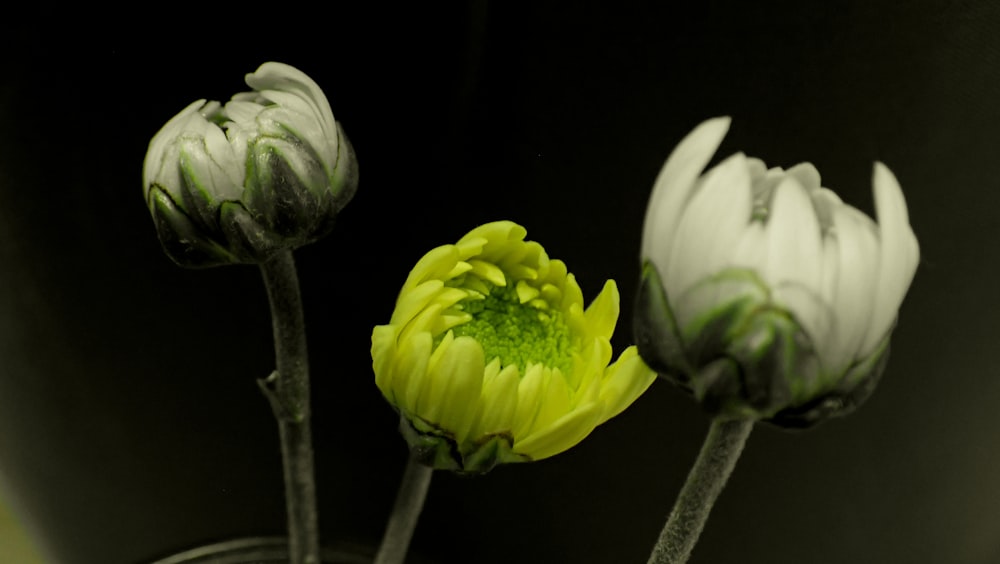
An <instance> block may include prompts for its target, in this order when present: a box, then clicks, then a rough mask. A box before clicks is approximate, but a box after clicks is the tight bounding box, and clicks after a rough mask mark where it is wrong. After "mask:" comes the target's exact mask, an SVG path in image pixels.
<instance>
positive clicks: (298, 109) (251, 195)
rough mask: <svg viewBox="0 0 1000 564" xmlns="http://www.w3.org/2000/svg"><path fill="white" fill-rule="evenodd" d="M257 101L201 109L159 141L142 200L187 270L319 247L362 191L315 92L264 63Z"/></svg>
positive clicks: (343, 139)
mask: <svg viewBox="0 0 1000 564" xmlns="http://www.w3.org/2000/svg"><path fill="white" fill-rule="evenodd" d="M246 82H247V85H248V86H250V87H251V88H252V89H253V91H251V92H244V93H240V94H237V95H235V96H233V98H232V100H230V101H229V102H227V103H226V104H225V105H222V104H220V103H219V102H206V101H205V100H199V101H197V102H194V103H193V104H191V105H189V106H188V107H187V108H185V109H184V110H183V111H181V113H179V114H178V115H177V116H175V117H174V118H173V119H171V120H170V121H169V122H167V124H166V125H165V126H163V128H162V129H161V130H160V131H159V132H158V133H157V134H156V135H155V136H154V137H153V139H152V141H150V144H149V150H148V151H147V153H146V160H145V163H144V165H143V190H144V195H145V198H146V204H147V206H148V207H149V211H150V213H151V214H152V217H153V222H154V223H155V225H156V229H157V234H158V235H159V237H160V241H161V243H162V244H163V248H164V250H165V251H166V253H167V255H168V256H170V258H171V259H173V260H174V261H175V262H177V263H178V264H180V265H182V266H188V267H204V266H214V265H219V264H229V263H260V262H263V261H266V260H267V259H269V258H270V257H271V256H273V255H274V254H275V253H277V252H280V251H285V250H291V249H295V248H298V247H300V246H302V245H305V244H307V243H310V242H312V241H315V240H317V239H319V238H321V237H322V236H324V235H325V234H326V233H328V232H329V230H330V229H331V228H332V226H333V220H334V219H335V218H336V216H337V213H338V212H339V211H340V210H341V209H342V208H343V207H344V206H345V205H346V204H347V202H348V201H350V199H351V197H352V196H353V195H354V191H355V189H356V187H357V179H358V173H357V170H358V169H357V161H356V159H355V156H354V151H353V149H352V148H351V145H350V142H349V141H348V140H347V136H346V135H344V132H343V130H342V129H341V128H340V124H338V123H337V122H336V120H334V117H333V113H332V111H331V109H330V104H329V103H328V102H327V99H326V96H325V95H324V94H323V91H322V90H320V88H319V86H317V84H316V83H315V82H313V80H312V79H311V78H309V77H308V76H306V75H305V74H304V73H302V72H301V71H299V70H297V69H295V68H293V67H290V66H288V65H285V64H281V63H264V64H263V65H261V66H260V68H259V69H257V71H256V72H254V73H252V74H248V75H247V77H246Z"/></svg>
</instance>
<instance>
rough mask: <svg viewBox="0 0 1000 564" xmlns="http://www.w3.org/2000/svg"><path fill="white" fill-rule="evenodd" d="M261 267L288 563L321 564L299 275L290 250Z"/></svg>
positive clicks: (266, 382)
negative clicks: (268, 320) (269, 335)
mask: <svg viewBox="0 0 1000 564" xmlns="http://www.w3.org/2000/svg"><path fill="white" fill-rule="evenodd" d="M260 269H261V274H262V275H263V277H264V286H265V287H266V288H267V297H268V302H269V303H270V305H271V321H272V328H273V331H274V356H275V364H276V370H275V371H274V372H272V373H271V375H270V376H269V377H267V378H266V379H263V380H259V381H258V383H259V384H260V387H261V390H263V392H264V395H265V396H267V399H268V400H269V401H270V403H271V408H272V409H273V411H274V416H275V418H276V419H277V420H278V431H279V435H280V437H281V458H282V466H283V469H284V475H285V509H286V512H287V518H288V555H289V562H292V563H294V564H319V527H318V525H317V518H316V478H315V475H314V473H313V451H312V432H311V430H310V427H309V360H308V352H307V350H306V329H305V321H304V317H303V313H302V295H301V293H300V291H299V277H298V274H297V273H296V271H295V260H294V258H292V253H291V251H285V252H281V253H279V254H278V255H276V256H275V257H273V258H271V259H269V260H268V261H266V262H264V263H261V265H260Z"/></svg>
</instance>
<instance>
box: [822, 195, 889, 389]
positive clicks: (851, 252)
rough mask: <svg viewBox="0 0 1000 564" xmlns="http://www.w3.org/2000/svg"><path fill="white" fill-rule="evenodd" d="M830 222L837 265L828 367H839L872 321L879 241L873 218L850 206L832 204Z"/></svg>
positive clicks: (849, 357)
mask: <svg viewBox="0 0 1000 564" xmlns="http://www.w3.org/2000/svg"><path fill="white" fill-rule="evenodd" d="M833 224H834V227H833V234H834V236H835V237H836V239H837V250H838V253H839V255H840V257H839V262H840V265H839V267H838V268H839V272H838V273H837V282H836V287H835V289H834V294H833V301H832V305H833V308H834V311H835V312H836V314H837V326H836V331H835V332H834V334H833V335H832V336H831V339H830V341H831V342H830V344H829V347H828V349H827V351H828V352H827V358H828V366H827V368H828V369H830V370H840V369H843V368H845V367H846V366H847V365H848V364H850V363H851V362H852V361H853V360H854V359H855V358H857V357H858V352H859V351H858V350H859V348H860V347H861V343H862V341H863V340H864V337H865V333H866V332H867V329H868V327H869V325H870V322H871V318H872V304H873V300H874V299H875V285H876V281H877V277H878V268H879V266H878V265H879V248H878V245H879V242H878V238H877V235H876V230H875V224H874V223H873V222H872V220H871V219H870V218H869V217H868V216H866V215H865V214H863V213H861V212H859V211H858V210H856V209H854V208H852V207H850V206H840V207H837V208H834V210H833Z"/></svg>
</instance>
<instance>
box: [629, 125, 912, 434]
mask: <svg viewBox="0 0 1000 564" xmlns="http://www.w3.org/2000/svg"><path fill="white" fill-rule="evenodd" d="M729 123H730V120H729V118H716V119H713V120H709V121H707V122H704V123H702V124H701V125H699V126H698V127H697V128H696V129H695V130H694V131H693V132H692V133H690V134H689V135H688V136H687V137H686V138H685V139H684V140H683V141H681V143H680V144H679V145H678V146H677V148H676V149H675V150H674V152H673V154H671V156H670V158H669V159H668V160H667V162H666V164H665V165H664V167H663V169H662V171H661V172H660V175H659V177H658V178H657V180H656V184H655V186H654V188H653V193H652V196H651V198H650V202H649V207H648V208H647V211H646V221H645V226H644V231H643V242H642V260H643V264H644V272H643V280H642V286H641V289H640V295H639V303H638V308H637V311H636V315H635V320H636V339H637V344H638V346H639V351H640V354H641V355H642V356H643V358H644V359H645V360H646V361H647V363H648V364H649V365H650V366H651V367H653V368H654V369H656V370H658V371H659V372H661V374H663V375H664V376H666V377H668V378H669V379H671V380H673V381H675V382H677V383H679V384H680V385H682V386H683V387H685V388H687V389H690V390H691V391H692V392H693V393H694V394H695V395H696V397H697V398H698V399H699V401H701V402H702V403H703V405H705V407H706V408H708V409H709V410H710V411H713V412H716V413H723V414H728V415H731V416H734V417H753V418H761V419H770V420H772V421H774V422H776V423H778V424H782V425H792V426H805V425H810V424H813V423H815V422H817V421H819V420H822V419H824V418H826V417H829V416H832V415H837V414H841V413H846V412H848V411H850V410H851V409H853V408H854V407H856V406H857V405H859V404H860V403H861V402H862V401H864V399H866V398H867V396H868V394H870V392H871V391H872V390H873V389H874V385H875V383H876V381H877V379H878V377H879V375H880V373H881V370H882V368H883V367H884V363H885V360H886V355H887V352H888V341H889V335H890V333H891V330H892V328H893V325H894V323H895V321H896V317H897V312H898V310H899V307H900V305H901V303H902V301H903V297H904V296H905V294H906V291H907V289H908V288H909V285H910V282H911V280H912V279H913V275H914V272H915V270H916V266H917V262H918V260H919V254H920V253H919V248H918V245H917V240H916V237H915V236H914V234H913V231H912V229H911V228H910V224H909V219H908V215H907V209H906V202H905V200H904V199H903V194H902V191H901V189H900V187H899V184H898V183H897V181H896V178H895V177H894V176H893V174H892V173H891V172H890V171H889V169H888V168H887V167H886V166H885V165H883V164H881V163H876V164H875V170H874V175H873V184H874V194H875V207H876V211H877V215H878V220H879V223H878V225H876V224H875V222H873V221H872V220H871V219H870V218H869V217H868V216H866V215H865V214H863V213H861V212H860V211H858V210H857V209H855V208H853V207H851V206H849V205H846V204H844V203H843V202H842V201H841V200H840V198H838V197H837V195H836V194H834V193H833V192H832V191H830V190H828V189H826V188H823V187H821V186H820V176H819V172H818V171H817V170H816V168H815V167H813V166H812V165H811V164H809V163H802V164H799V165H796V166H794V167H792V168H790V169H788V170H782V169H781V168H777V167H775V168H770V169H769V168H767V167H766V166H765V165H764V163H763V162H762V161H760V160H758V159H754V158H748V157H746V156H745V155H743V154H742V153H737V154H735V155H732V156H730V157H729V158H727V159H725V160H724V161H722V162H721V163H720V164H718V165H717V166H715V167H713V168H712V169H710V170H708V171H707V172H705V173H704V174H702V171H703V169H704V168H705V166H706V164H707V163H708V161H709V159H711V158H712V155H713V154H714V153H715V151H716V149H717V148H718V147H719V144H720V143H721V142H722V139H723V137H724V136H725V134H726V131H727V130H728V128H729Z"/></svg>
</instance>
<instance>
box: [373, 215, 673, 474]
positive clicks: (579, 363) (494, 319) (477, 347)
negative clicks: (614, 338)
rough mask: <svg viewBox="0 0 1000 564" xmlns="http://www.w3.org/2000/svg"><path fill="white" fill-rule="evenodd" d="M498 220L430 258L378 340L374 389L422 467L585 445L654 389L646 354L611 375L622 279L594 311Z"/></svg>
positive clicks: (489, 463) (532, 456)
mask: <svg viewBox="0 0 1000 564" xmlns="http://www.w3.org/2000/svg"><path fill="white" fill-rule="evenodd" d="M526 234H527V232H526V231H525V229H524V228H523V227H521V226H520V225H517V224H515V223H511V222H509V221H498V222H494V223H488V224H486V225H482V226H480V227H477V228H475V229H473V230H472V231H470V232H469V233H468V234H467V235H465V236H464V237H462V239H460V240H459V241H458V243H456V244H454V245H444V246H441V247H438V248H436V249H434V250H432V251H430V252H429V253H427V254H426V255H424V257H423V258H421V259H420V261H419V262H418V263H417V265H416V266H415V267H414V268H413V270H412V271H411V272H410V275H409V277H408V278H407V279H406V283H405V284H403V288H402V290H401V291H400V293H399V297H398V299H397V301H396V309H395V311H393V314H392V318H391V319H390V321H389V324H388V325H379V326H377V327H375V330H374V331H373V332H372V366H373V368H374V372H375V384H376V385H377V386H378V388H379V390H381V391H382V394H383V395H384V396H385V398H386V399H387V400H388V401H389V402H390V403H391V404H392V405H393V406H394V407H395V408H396V409H397V410H398V411H399V412H400V415H401V418H400V419H401V424H400V426H401V430H402V432H403V435H404V436H405V437H406V439H407V441H408V442H409V443H410V446H411V448H412V449H414V452H415V454H416V455H417V457H418V460H420V461H421V462H423V463H424V464H427V465H429V466H433V467H435V468H439V469H449V470H454V471H457V472H462V473H478V472H485V471H487V470H489V469H491V468H492V467H493V466H494V465H495V464H497V463H505V462H521V461H529V460H540V459H543V458H546V457H549V456H552V455H554V454H557V453H560V452H562V451H564V450H566V449H568V448H570V447H572V446H573V445H575V444H577V443H578V442H580V441H581V440H583V439H584V438H585V437H586V436H587V435H589V434H590V432H591V431H593V429H594V428H595V427H596V426H597V425H600V424H601V423H604V422H605V421H607V420H608V419H610V418H612V417H614V416H615V415H617V414H619V413H620V412H621V411H622V410H624V409H625V408H626V407H628V406H629V405H630V404H631V403H632V402H633V401H635V399H636V398H638V397H639V395H640V394H642V392H644V391H645V390H646V388H648V387H649V385H650V384H651V383H652V382H653V380H654V379H655V373H653V371H652V370H650V369H649V368H647V367H646V365H645V364H644V363H643V362H642V360H641V359H640V358H639V355H638V354H637V352H636V349H635V347H629V348H628V349H626V350H625V351H624V352H623V353H622V354H621V356H619V358H618V360H617V361H615V362H614V363H613V364H611V365H610V366H609V365H608V363H609V361H610V360H611V343H610V341H609V339H610V338H611V334H612V333H613V331H614V328H615V324H616V323H617V321H618V312H619V309H618V300H619V296H618V289H617V286H616V285H615V283H614V281H612V280H609V281H607V282H606V283H605V285H604V289H603V290H602V291H601V293H600V294H599V295H598V296H597V298H596V299H595V300H594V301H593V302H592V303H591V304H590V306H589V307H588V308H587V309H586V310H585V309H584V307H583V294H582V292H581V291H580V287H579V285H577V283H576V280H575V278H574V277H573V275H572V274H569V273H567V271H566V265H565V264H563V262H562V261H559V260H550V259H549V257H548V255H546V253H545V250H544V249H543V248H542V246H541V245H539V244H538V243H536V242H533V241H525V240H524V237H525V235H526Z"/></svg>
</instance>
